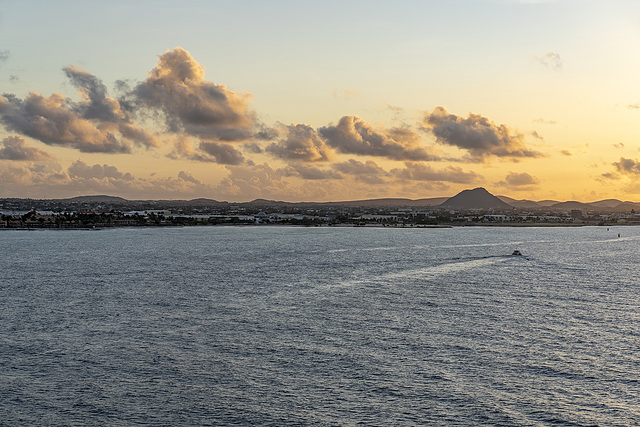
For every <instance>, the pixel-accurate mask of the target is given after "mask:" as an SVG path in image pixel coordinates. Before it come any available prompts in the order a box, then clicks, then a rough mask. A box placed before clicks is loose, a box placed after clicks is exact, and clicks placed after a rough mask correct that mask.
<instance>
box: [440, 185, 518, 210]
mask: <svg viewBox="0 0 640 427" xmlns="http://www.w3.org/2000/svg"><path fill="white" fill-rule="evenodd" d="M440 206H442V207H447V208H455V209H509V208H512V206H511V205H509V204H507V203H505V202H503V201H502V200H500V199H499V198H497V197H496V196H494V195H493V194H491V193H489V192H488V191H487V190H485V189H484V188H482V187H479V188H474V189H473V190H464V191H462V192H460V193H458V194H456V195H455V196H453V197H451V198H450V199H447V200H446V201H445V202H444V203H442V204H441V205H440Z"/></svg>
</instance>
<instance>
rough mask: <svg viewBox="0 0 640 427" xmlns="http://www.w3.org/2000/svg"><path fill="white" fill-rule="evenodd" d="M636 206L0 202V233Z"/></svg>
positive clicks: (545, 215) (485, 220)
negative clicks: (20, 229)
mask: <svg viewBox="0 0 640 427" xmlns="http://www.w3.org/2000/svg"><path fill="white" fill-rule="evenodd" d="M638 208H640V204H636V203H633V202H622V201H620V200H615V199H608V200H601V201H596V202H592V203H581V202H575V201H568V202H558V201H552V200H544V201H540V202H536V201H531V200H515V199H512V198H509V197H506V196H494V195H492V194H490V193H489V192H488V191H487V190H485V189H484V188H475V189H473V190H464V191H462V192H460V193H458V194H456V195H455V196H453V197H438V198H428V199H418V200H411V199H402V198H394V199H370V200H355V201H340V202H301V203H291V202H283V201H273V200H264V199H257V200H253V201H251V202H245V203H229V202H224V201H217V200H212V199H204V198H201V199H194V200H126V199H124V198H121V197H113V196H105V195H100V196H81V197H74V198H70V199H50V200H38V199H17V198H16V199H0V213H1V214H2V216H1V218H0V227H1V228H13V229H15V228H60V229H64V228H107V227H123V226H126V227H135V226H193V225H218V224H236V225H240V224H246V225H249V224H282V225H305V226H311V225H313V226H337V225H348V226H381V227H382V226H395V227H406V226H423V227H427V226H454V225H519V226H543V225H544V226H548V225H556V226H557V225H564V226H566V225H572V226H575V225H610V224H626V225H634V224H640V215H638V214H636V210H637V209H638Z"/></svg>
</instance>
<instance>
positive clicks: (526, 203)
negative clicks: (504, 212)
mask: <svg viewBox="0 0 640 427" xmlns="http://www.w3.org/2000/svg"><path fill="white" fill-rule="evenodd" d="M496 197H497V198H498V199H500V200H502V201H503V202H505V203H506V204H508V205H511V206H513V207H516V208H540V207H542V205H541V204H539V203H538V202H534V201H533V200H516V199H512V198H511V197H507V196H496Z"/></svg>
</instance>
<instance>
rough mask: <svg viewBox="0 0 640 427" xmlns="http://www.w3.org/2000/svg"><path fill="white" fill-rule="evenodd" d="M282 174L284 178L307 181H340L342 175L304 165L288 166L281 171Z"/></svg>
mask: <svg viewBox="0 0 640 427" xmlns="http://www.w3.org/2000/svg"><path fill="white" fill-rule="evenodd" d="M283 174H284V176H295V177H299V178H302V179H308V180H318V179H342V175H340V174H339V173H337V172H335V171H332V170H326V169H320V168H317V167H314V166H309V165H305V164H295V165H289V166H288V167H286V168H285V169H284V170H283Z"/></svg>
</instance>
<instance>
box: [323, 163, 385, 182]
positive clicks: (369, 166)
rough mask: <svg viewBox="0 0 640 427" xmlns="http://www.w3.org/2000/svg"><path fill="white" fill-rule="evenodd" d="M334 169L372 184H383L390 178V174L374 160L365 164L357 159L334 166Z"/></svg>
mask: <svg viewBox="0 0 640 427" xmlns="http://www.w3.org/2000/svg"><path fill="white" fill-rule="evenodd" d="M333 168H334V169H335V170H336V171H338V172H341V173H343V174H345V175H350V176H353V177H354V178H356V179H357V180H359V181H363V182H368V183H370V184H382V183H384V182H386V178H387V177H389V173H388V172H386V171H385V170H384V169H382V168H381V167H380V166H378V165H377V164H376V162H374V161H372V160H367V161H366V162H364V163H363V162H360V161H358V160H355V159H349V160H348V161H346V162H342V163H336V164H334V165H333Z"/></svg>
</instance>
